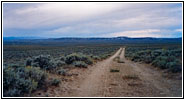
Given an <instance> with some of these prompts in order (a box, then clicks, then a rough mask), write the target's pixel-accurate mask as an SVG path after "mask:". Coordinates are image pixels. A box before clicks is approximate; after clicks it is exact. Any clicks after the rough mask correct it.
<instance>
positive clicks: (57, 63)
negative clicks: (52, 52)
mask: <svg viewBox="0 0 185 100" xmlns="http://www.w3.org/2000/svg"><path fill="white" fill-rule="evenodd" d="M55 64H56V66H57V67H61V66H63V65H65V64H66V63H65V62H64V61H59V60H58V61H55Z"/></svg>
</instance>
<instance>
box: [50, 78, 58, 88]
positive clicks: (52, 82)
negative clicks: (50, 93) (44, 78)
mask: <svg viewBox="0 0 185 100" xmlns="http://www.w3.org/2000/svg"><path fill="white" fill-rule="evenodd" d="M59 84H60V80H59V79H56V78H55V79H53V80H51V85H54V86H58V85H59Z"/></svg>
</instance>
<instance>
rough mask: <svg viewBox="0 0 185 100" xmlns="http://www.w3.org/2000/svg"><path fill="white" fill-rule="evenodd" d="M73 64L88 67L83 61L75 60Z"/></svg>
mask: <svg viewBox="0 0 185 100" xmlns="http://www.w3.org/2000/svg"><path fill="white" fill-rule="evenodd" d="M72 65H74V66H75V67H82V68H87V66H88V65H87V64H86V63H84V62H82V61H75V62H73V63H72Z"/></svg>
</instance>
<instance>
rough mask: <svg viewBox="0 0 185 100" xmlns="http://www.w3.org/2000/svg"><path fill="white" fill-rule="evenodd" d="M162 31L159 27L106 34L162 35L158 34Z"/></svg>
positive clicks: (112, 35)
mask: <svg viewBox="0 0 185 100" xmlns="http://www.w3.org/2000/svg"><path fill="white" fill-rule="evenodd" d="M158 32H161V31H160V30H158V29H147V30H135V31H123V32H116V33H110V34H106V35H104V36H106V37H114V36H116V37H117V36H128V37H161V34H156V33H158Z"/></svg>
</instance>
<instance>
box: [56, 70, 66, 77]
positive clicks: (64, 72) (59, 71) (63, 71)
mask: <svg viewBox="0 0 185 100" xmlns="http://www.w3.org/2000/svg"><path fill="white" fill-rule="evenodd" d="M66 73H67V70H65V69H60V70H58V71H57V74H59V75H64V76H65V75H66Z"/></svg>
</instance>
